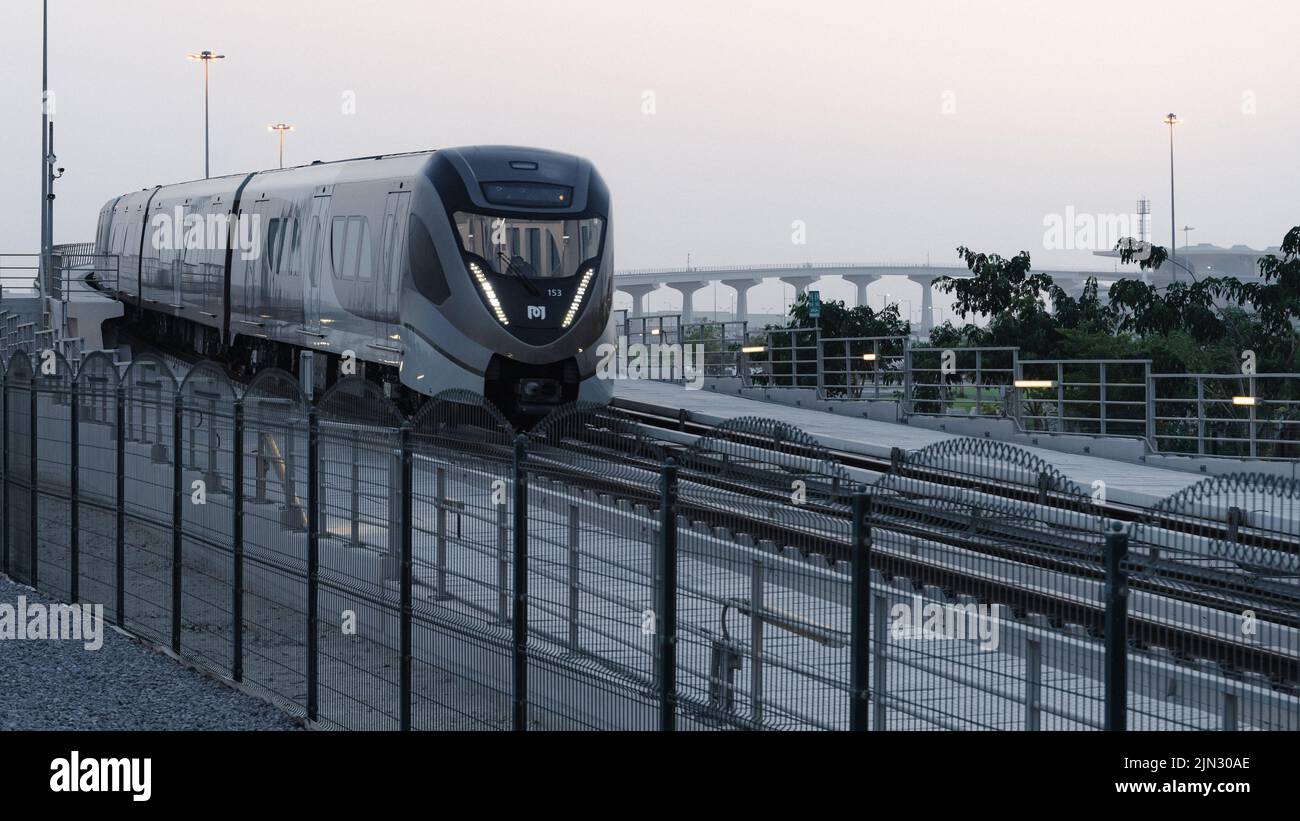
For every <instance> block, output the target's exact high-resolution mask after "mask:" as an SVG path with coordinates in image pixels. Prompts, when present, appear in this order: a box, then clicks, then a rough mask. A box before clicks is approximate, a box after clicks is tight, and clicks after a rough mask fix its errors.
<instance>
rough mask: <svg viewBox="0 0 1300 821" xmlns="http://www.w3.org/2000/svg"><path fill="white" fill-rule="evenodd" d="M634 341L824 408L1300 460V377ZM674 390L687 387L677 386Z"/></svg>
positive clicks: (652, 319) (720, 342)
mask: <svg viewBox="0 0 1300 821" xmlns="http://www.w3.org/2000/svg"><path fill="white" fill-rule="evenodd" d="M622 319H623V324H622V326H621V327H623V328H624V329H625V330H624V332H623V334H624V337H625V338H626V339H628V340H629V341H642V342H646V343H647V344H649V343H650V342H652V341H662V342H664V343H680V342H683V341H685V342H687V343H690V342H695V343H699V344H701V345H702V346H703V348H704V351H703V354H704V361H705V363H706V367H705V375H706V376H709V377H716V378H736V379H739V380H740V382H741V384H742V385H743V386H744V387H746V388H759V389H765V390H766V389H771V390H792V389H801V390H808V391H813V392H814V393H815V395H816V397H817V398H818V399H821V400H825V401H837V402H839V401H893V402H898V403H899V406H900V415H901V416H902V417H903V418H907V417H908V416H940V417H942V416H963V417H974V418H983V419H1010V420H1013V421H1014V422H1015V423H1016V424H1017V426H1018V427H1019V429H1020V430H1022V431H1024V432H1026V433H1046V434H1058V435H1075V436H1094V437H1127V438H1135V439H1142V440H1144V441H1146V442H1147V444H1148V446H1149V447H1150V448H1151V449H1152V451H1153V452H1157V453H1169V454H1189V455H1190V454H1195V455H1202V456H1223V457H1237V458H1253V459H1300V375H1297V374H1256V375H1253V376H1252V375H1236V374H1153V373H1151V361H1150V360H1148V359H1033V360H1026V359H1021V358H1020V349H1019V348H1016V347H968V348H937V347H928V346H917V345H914V344H913V342H912V340H911V339H910V338H905V337H845V338H833V337H823V336H822V335H821V330H820V329H818V328H766V329H762V330H750V329H748V328H747V326H746V325H745V324H744V323H737V322H733V323H708V322H701V323H692V324H690V325H686V326H683V325H681V324H680V318H679V317H677V316H675V315H671V314H669V315H656V316H645V317H627V316H626V315H624V316H623V317H622ZM677 381H681V380H680V379H679V380H677Z"/></svg>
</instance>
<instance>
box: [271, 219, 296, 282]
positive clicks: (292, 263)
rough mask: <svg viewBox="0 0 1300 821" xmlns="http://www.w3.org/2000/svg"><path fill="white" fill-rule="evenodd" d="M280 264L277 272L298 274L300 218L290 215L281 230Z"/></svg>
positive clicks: (284, 274) (290, 274) (294, 275)
mask: <svg viewBox="0 0 1300 821" xmlns="http://www.w3.org/2000/svg"><path fill="white" fill-rule="evenodd" d="M280 233H281V235H282V236H281V238H280V245H281V249H280V254H279V266H278V267H277V269H276V272H277V273H279V274H281V275H283V276H287V277H296V276H298V241H299V237H298V219H297V218H296V217H289V218H288V219H287V220H284V230H282V231H281V232H280Z"/></svg>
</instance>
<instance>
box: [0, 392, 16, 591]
mask: <svg viewBox="0 0 1300 821" xmlns="http://www.w3.org/2000/svg"><path fill="white" fill-rule="evenodd" d="M0 399H3V400H4V434H3V435H4V473H5V476H4V493H3V496H4V499H3V502H4V508H3V509H0V515H3V517H4V533H2V534H0V542H3V549H4V572H5V575H6V576H7V575H9V519H10V514H11V513H12V511H13V508H11V507H10V506H9V375H8V374H7V373H6V374H5V380H4V386H3V388H0Z"/></svg>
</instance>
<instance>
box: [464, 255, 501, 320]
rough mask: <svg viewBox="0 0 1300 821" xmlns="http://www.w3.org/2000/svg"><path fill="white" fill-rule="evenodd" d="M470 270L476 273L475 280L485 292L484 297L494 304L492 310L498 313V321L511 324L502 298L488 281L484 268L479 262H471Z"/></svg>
mask: <svg viewBox="0 0 1300 821" xmlns="http://www.w3.org/2000/svg"><path fill="white" fill-rule="evenodd" d="M469 272H470V273H471V274H473V275H474V279H475V281H477V282H478V287H479V290H481V291H482V292H483V298H484V299H486V300H487V302H488V304H489V305H491V306H492V312H493V313H495V314H496V315H497V321H498V322H500V323H501V324H502V325H509V324H510V320H509V319H506V312H505V309H504V308H502V307H501V300H499V299H497V292H496V289H494V288H493V287H492V283H491V282H488V278H487V276H486V275H485V274H484V273H483V269H482V268H480V267H478V263H477V262H471V263H470V264H469Z"/></svg>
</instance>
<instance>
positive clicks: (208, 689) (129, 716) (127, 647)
mask: <svg viewBox="0 0 1300 821" xmlns="http://www.w3.org/2000/svg"><path fill="white" fill-rule="evenodd" d="M19 596H25V597H26V598H27V601H28V602H29V603H31V602H38V601H39V602H41V603H44V604H50V603H52V602H53V600H52V599H50V598H49V597H48V596H44V595H41V594H40V593H37V592H36V591H34V590H32V589H31V588H29V587H26V586H24V585H20V584H17V583H15V582H13V581H11V580H10V579H8V578H7V577H5V576H3V575H0V603H3V604H8V605H10V606H17V603H18V597H19ZM298 727H299V725H298V724H297V722H295V721H293V720H292V719H290V718H289V717H288V716H286V715H284V714H283V713H282V712H280V711H279V710H278V709H276V708H275V707H273V706H271V705H269V704H267V703H266V702H264V701H262V700H261V699H258V698H255V697H253V696H250V695H245V694H244V693H241V692H239V691H237V690H234V689H232V688H230V687H227V686H226V685H224V684H222V683H221V682H219V681H217V680H215V679H213V678H210V677H208V676H205V675H203V674H202V673H199V672H196V671H194V670H191V669H189V668H187V667H184V666H182V665H181V664H178V663H177V662H176V661H174V660H172V659H170V658H168V657H167V656H165V655H162V654H161V653H157V652H154V651H153V650H152V649H150V648H148V647H145V646H143V645H141V644H140V643H138V642H136V641H134V640H132V639H131V638H129V637H127V636H124V635H122V634H121V633H118V632H116V631H115V630H113V629H112V628H111V627H109V626H108V625H105V626H104V643H103V646H102V647H100V648H99V649H98V650H94V651H91V650H86V649H85V648H84V646H83V644H82V642H80V641H48V640H47V641H17V640H13V641H6V640H0V730H293V729H298Z"/></svg>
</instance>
